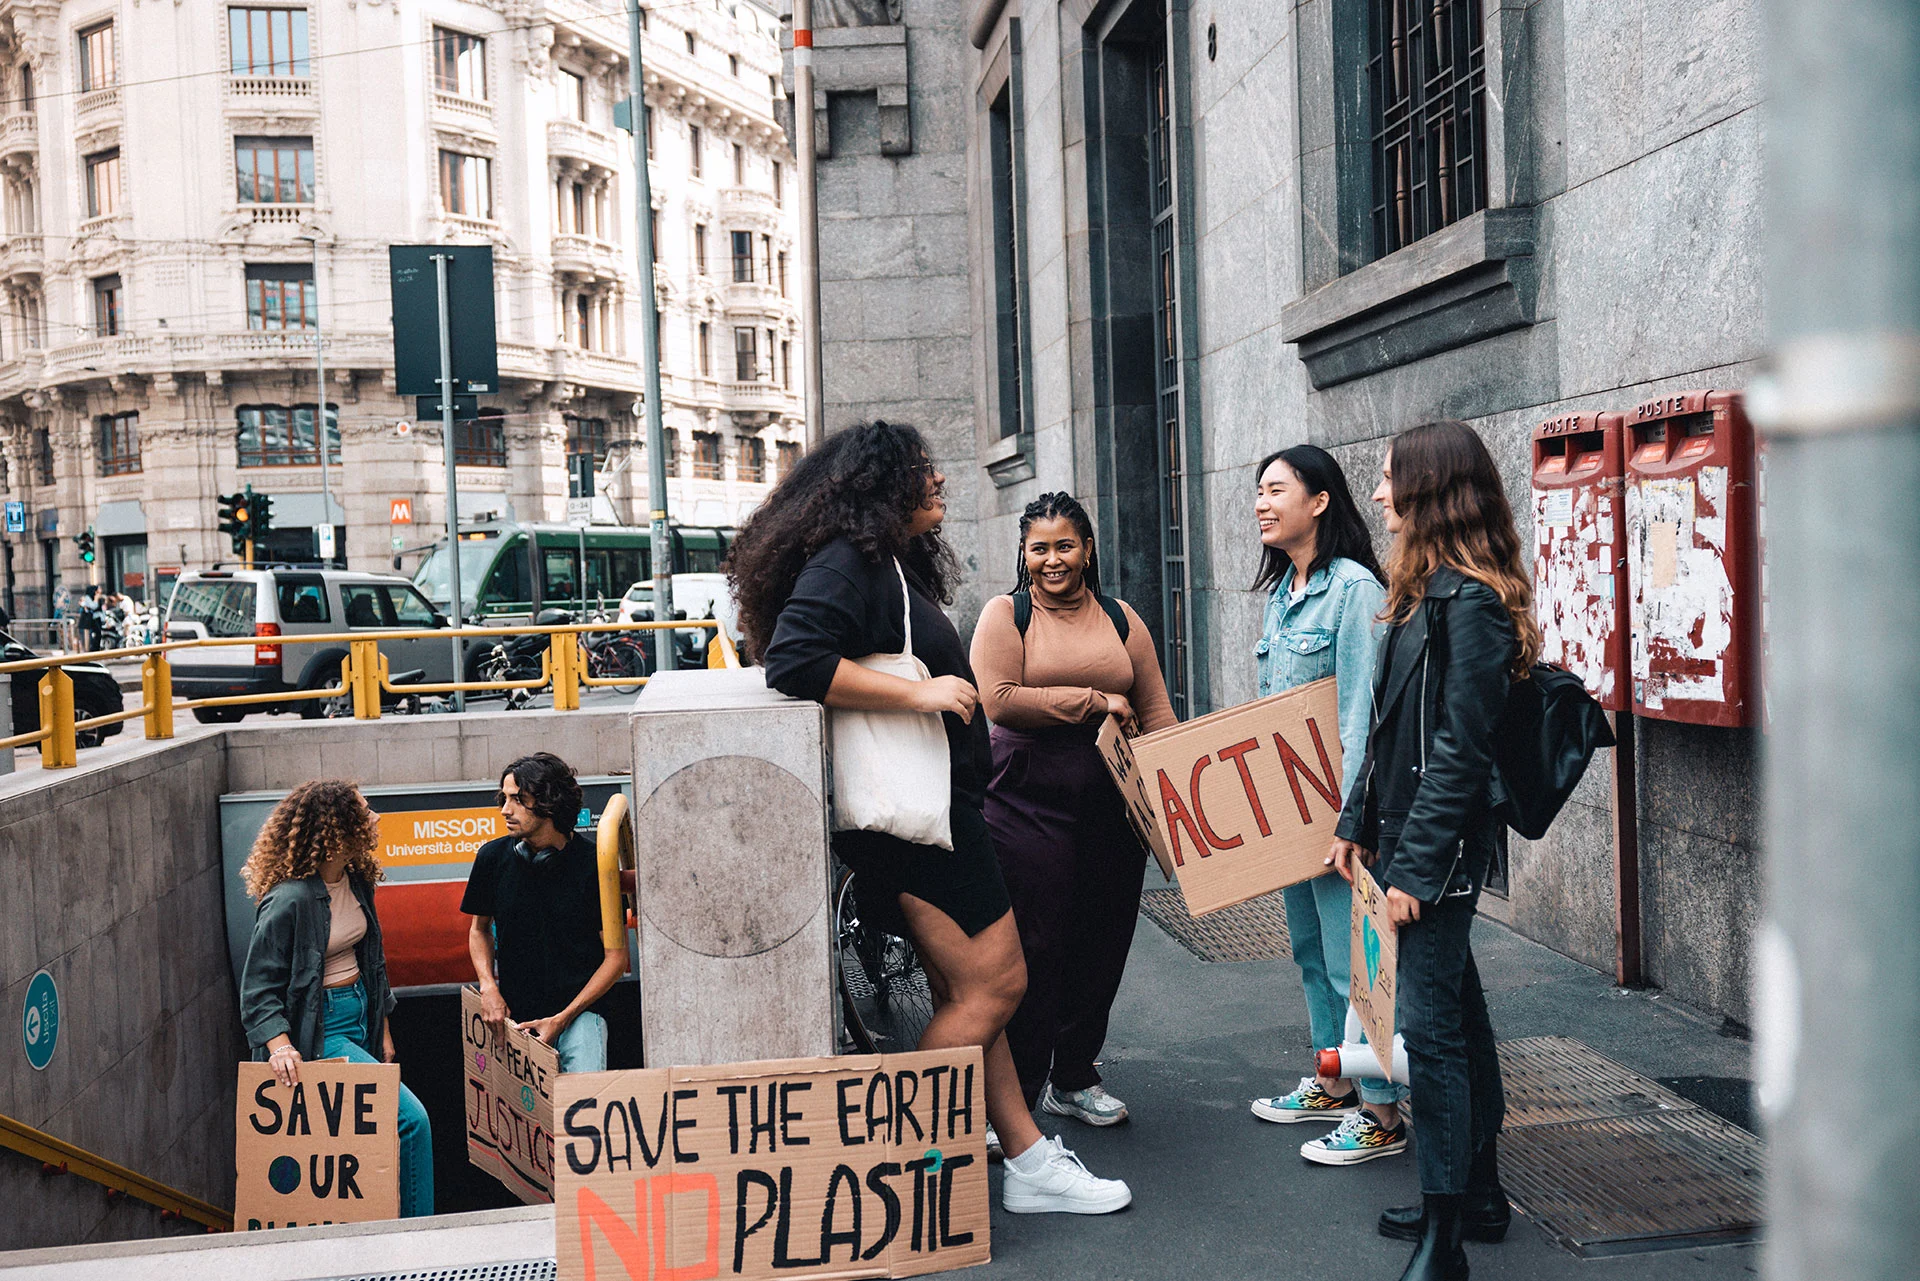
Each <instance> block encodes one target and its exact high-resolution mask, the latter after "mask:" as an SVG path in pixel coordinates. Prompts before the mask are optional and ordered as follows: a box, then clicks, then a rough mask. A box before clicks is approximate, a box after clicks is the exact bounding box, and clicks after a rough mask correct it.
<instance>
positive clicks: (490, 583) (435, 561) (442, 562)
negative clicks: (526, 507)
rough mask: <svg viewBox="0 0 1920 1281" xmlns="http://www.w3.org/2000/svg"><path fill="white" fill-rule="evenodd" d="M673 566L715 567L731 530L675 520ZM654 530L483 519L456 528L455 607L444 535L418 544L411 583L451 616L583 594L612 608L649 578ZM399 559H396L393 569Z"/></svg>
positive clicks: (695, 570) (510, 613) (516, 609)
mask: <svg viewBox="0 0 1920 1281" xmlns="http://www.w3.org/2000/svg"><path fill="white" fill-rule="evenodd" d="M669 532H670V533H671V535H672V539H673V566H672V572H674V573H676V574H700V573H718V572H719V571H720V569H721V567H722V566H723V564H724V563H725V561H726V559H727V548H728V546H729V544H730V542H731V539H732V536H733V535H734V534H735V533H737V532H738V531H737V530H732V529H710V528H700V527H694V526H689V525H674V526H672V527H670V530H669ZM651 542H652V531H651V530H649V529H647V528H646V527H644V526H634V525H589V526H588V527H587V528H586V529H584V530H582V529H578V528H576V527H574V526H572V525H562V524H548V523H522V522H519V521H482V522H477V523H475V524H472V525H463V526H461V529H460V540H459V556H460V594H461V595H462V596H463V597H465V600H464V601H463V602H462V604H463V608H462V609H461V610H460V611H459V613H458V614H455V612H454V611H453V610H452V609H450V608H448V605H449V601H450V599H451V597H452V594H453V593H452V590H451V588H450V587H449V585H448V582H447V579H448V572H447V569H448V563H449V560H450V558H449V556H448V553H447V544H446V540H445V539H442V540H441V541H439V542H437V543H434V544H431V545H430V547H428V548H423V549H416V550H425V551H426V552H427V556H426V559H425V560H423V561H422V562H421V563H420V568H419V569H418V570H416V571H415V572H414V575H413V582H414V586H416V587H418V588H419V589H420V591H421V592H422V593H423V594H424V595H425V596H426V597H427V599H428V600H430V601H432V602H433V603H434V604H435V605H437V606H438V607H439V608H440V609H441V611H442V612H444V613H446V614H447V615H448V616H449V617H460V618H472V617H474V616H475V615H476V614H477V615H479V616H480V617H481V618H482V619H484V620H485V621H487V622H490V623H497V624H506V623H512V622H517V621H519V620H522V619H527V618H532V617H533V616H534V615H535V614H538V613H539V612H540V611H541V610H542V609H546V608H550V607H551V608H560V609H574V610H578V609H579V608H580V606H581V601H582V597H583V589H584V599H585V601H586V603H587V604H588V605H589V606H590V607H592V608H604V609H617V608H618V607H619V604H620V598H621V597H622V596H623V595H625V594H626V590H627V588H629V587H631V586H633V584H635V583H638V582H642V581H644V580H646V579H649V578H652V577H653V555H652V549H651ZM583 547H584V549H585V553H586V564H585V570H586V577H585V579H584V581H583V580H582V578H581V569H582V566H581V551H582V548H583ZM399 562H400V558H399V557H398V556H396V557H395V558H394V568H396V569H398V568H399Z"/></svg>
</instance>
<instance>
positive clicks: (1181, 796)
mask: <svg viewBox="0 0 1920 1281" xmlns="http://www.w3.org/2000/svg"><path fill="white" fill-rule="evenodd" d="M1099 747H1100V754H1101V757H1102V758H1103V759H1104V760H1105V761H1106V763H1107V769H1108V770H1109V771H1110V772H1111V773H1112V774H1113V778H1114V783H1115V784H1116V785H1117V786H1118V787H1119V789H1120V794H1121V796H1122V797H1123V798H1124V799H1125V800H1126V803H1127V810H1128V813H1129V816H1130V817H1131V819H1132V821H1133V827H1134V831H1135V832H1136V833H1137V834H1138V835H1139V836H1140V837H1141V839H1142V840H1143V841H1144V842H1145V843H1146V844H1147V845H1148V847H1149V848H1150V849H1151V850H1152V851H1153V856H1154V859H1155V860H1156V861H1157V862H1158V863H1159V864H1160V870H1161V871H1162V872H1163V873H1165V874H1166V876H1167V877H1168V879H1174V878H1176V877H1177V878H1178V879H1179V882H1180V890H1181V893H1182V895H1183V896H1184V897H1185V899H1186V901H1187V910H1188V912H1190V913H1192V914H1193V915H1194V916H1200V915H1202V914H1203V913H1206V912H1213V911H1217V910H1219V909H1220V908H1223V907H1231V906H1232V905H1233V904H1235V903H1243V902H1245V901H1246V900H1248V899H1250V898H1254V897H1256V896H1258V895H1261V894H1266V893H1268V892H1270V891H1272V890H1277V889H1281V888H1283V887H1285V886H1288V885H1293V884H1295V883H1297V882H1299V881H1305V880H1310V879H1312V878H1313V877H1315V876H1318V875H1320V874H1321V873H1322V872H1324V871H1326V870H1327V869H1326V864H1325V861H1324V860H1325V859H1326V856H1327V849H1328V847H1329V846H1330V845H1331V844H1332V843H1333V827H1334V822H1335V820H1337V819H1338V818H1339V815H1340V806H1341V804H1342V802H1343V801H1344V800H1345V798H1344V797H1343V796H1342V795H1341V793H1340V770H1341V763H1340V726H1339V697H1338V694H1337V692H1336V690H1335V687H1334V682H1333V679H1332V678H1331V677H1329V678H1328V679H1326V680H1323V681H1316V682H1314V683H1313V684H1311V685H1303V686H1301V687H1300V688H1299V689H1291V690H1288V691H1286V692H1285V693H1282V694H1275V695H1274V696H1273V697H1271V698H1263V699H1261V700H1259V701H1258V702H1253V703H1246V704H1243V705H1241V706H1239V707H1233V708H1229V709H1227V710H1226V711H1224V712H1215V713H1214V714H1213V715H1211V716H1203V717H1201V718H1200V719H1199V720H1195V721H1188V722H1187V723H1186V724H1184V725H1176V726H1174V727H1173V728H1171V729H1164V730H1161V731H1159V732H1158V733H1155V734H1146V735H1143V736H1141V737H1139V738H1135V739H1131V740H1130V739H1127V738H1125V737H1124V736H1123V735H1121V733H1120V732H1119V729H1118V727H1117V726H1116V725H1115V723H1114V722H1113V720H1112V719H1111V718H1109V719H1108V721H1107V724H1106V725H1105V726H1104V727H1103V728H1102V729H1101V732H1100V739H1099Z"/></svg>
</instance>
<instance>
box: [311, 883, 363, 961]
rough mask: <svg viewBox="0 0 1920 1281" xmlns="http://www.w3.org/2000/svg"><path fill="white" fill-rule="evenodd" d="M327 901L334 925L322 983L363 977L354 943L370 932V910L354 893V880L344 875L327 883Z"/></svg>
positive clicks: (328, 943)
mask: <svg viewBox="0 0 1920 1281" xmlns="http://www.w3.org/2000/svg"><path fill="white" fill-rule="evenodd" d="M327 902H328V905H329V906H331V907H332V909H333V928H332V929H330V930H328V931H327V961H326V965H325V967H324V968H323V969H322V970H321V979H320V981H321V983H323V984H324V985H326V986H327V987H339V986H341V985H342V984H345V983H351V982H353V981H354V979H356V978H358V977H360V959H359V957H357V956H355V955H354V951H353V945H354V944H356V943H358V942H359V941H360V940H361V939H363V938H365V937H366V935H367V914H366V913H365V912H363V911H361V910H360V900H359V899H357V898H355V897H354V895H353V882H352V879H351V878H349V877H345V876H343V877H341V878H340V879H339V880H337V881H335V882H334V883H333V884H331V885H329V886H327Z"/></svg>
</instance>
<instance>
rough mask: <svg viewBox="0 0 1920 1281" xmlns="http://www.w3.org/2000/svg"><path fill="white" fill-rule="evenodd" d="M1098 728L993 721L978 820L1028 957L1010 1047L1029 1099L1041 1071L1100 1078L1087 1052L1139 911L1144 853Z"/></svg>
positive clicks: (1067, 1082) (1080, 1083) (1116, 986)
mask: <svg viewBox="0 0 1920 1281" xmlns="http://www.w3.org/2000/svg"><path fill="white" fill-rule="evenodd" d="M1096 732H1097V727H1095V726H1063V727H1062V728H1061V729H1059V730H1049V731H1041V732H1034V733H1030V732H1026V731H1021V730H1010V729H1005V728H1003V727H1001V726H997V725H996V726H995V727H994V729H993V782H992V784H991V785H990V786H989V788H988V790H987V806H986V810H987V826H988V828H989V829H990V830H991V831H992V833H993V845H994V848H995V850H997V851H998V852H999V855H1000V868H1001V872H1002V874H1003V875H1004V876H1005V878H1006V882H1007V892H1008V894H1009V896H1010V897H1011V898H1012V899H1013V919H1014V923H1015V924H1016V925H1018V926H1019V927H1020V946H1021V949H1022V950H1023V951H1024V952H1025V953H1026V958H1027V995H1026V997H1025V999H1024V1000H1022V1001H1021V1002H1020V1008H1019V1010H1018V1011H1017V1012H1016V1013H1015V1014H1014V1016H1013V1021H1012V1022H1011V1023H1009V1024H1007V1047H1008V1049H1009V1050H1011V1051H1012V1053H1013V1062H1014V1066H1015V1067H1016V1068H1017V1069H1018V1070H1019V1073H1020V1088H1021V1090H1022V1091H1023V1092H1024V1093H1025V1094H1026V1096H1027V1106H1029V1107H1032V1106H1033V1105H1034V1103H1035V1102H1036V1101H1037V1100H1038V1099H1039V1097H1040V1089H1041V1087H1042V1086H1043V1085H1045V1084H1046V1083H1047V1080H1048V1078H1049V1076H1051V1078H1052V1080H1053V1084H1054V1088H1055V1089H1059V1090H1084V1089H1086V1088H1087V1087H1089V1086H1092V1085H1098V1084H1099V1083H1100V1073H1099V1072H1098V1071H1097V1070H1096V1069H1095V1068H1094V1066H1093V1061H1094V1060H1095V1059H1096V1058H1098V1057H1099V1055H1100V1047H1101V1046H1102V1045H1104V1044H1105V1043H1106V1039H1107V1016H1108V1014H1109V1013H1110V1012H1111V1010H1112V1009H1113V998H1114V996H1115V995H1116V994H1117V993H1118V992H1119V991H1120V976H1121V975H1122V974H1123V973H1124V972H1125V971H1126V967H1127V952H1128V950H1129V949H1130V948H1131V947H1132V946H1133V927H1134V923H1135V921H1137V920H1138V919H1139V915H1140V886H1141V881H1142V878H1144V877H1145V875H1146V854H1145V852H1144V851H1143V850H1142V849H1141V848H1140V842H1139V841H1138V840H1137V839H1135V837H1134V835H1133V829H1132V828H1131V827H1129V826H1128V825H1127V815H1126V808H1125V802H1123V801H1122V800H1121V799H1120V793H1119V791H1118V789H1116V788H1115V787H1114V785H1113V778H1112V776H1111V775H1110V774H1108V773H1107V767H1106V765H1105V764H1103V763H1102V762H1101V760H1100V753H1099V751H1098V749H1096V748H1095V747H1094V745H1093V742H1094V735H1095V733H1096Z"/></svg>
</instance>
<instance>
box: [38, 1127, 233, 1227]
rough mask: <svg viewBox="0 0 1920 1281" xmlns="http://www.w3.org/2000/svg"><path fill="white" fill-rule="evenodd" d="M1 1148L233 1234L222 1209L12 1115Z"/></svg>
mask: <svg viewBox="0 0 1920 1281" xmlns="http://www.w3.org/2000/svg"><path fill="white" fill-rule="evenodd" d="M0 1147H4V1148H12V1149H13V1150H14V1151H15V1152H19V1153H21V1154H22V1155H24V1156H27V1157H31V1158H32V1159H33V1160H35V1161H38V1162H40V1163H41V1168H42V1169H45V1170H47V1171H48V1172H50V1173H51V1172H55V1171H57V1172H60V1173H63V1174H77V1175H79V1176H80V1177H81V1178H83V1179H91V1180H92V1181H93V1182H95V1183H98V1184H99V1185H100V1186H102V1187H104V1188H106V1189H107V1191H108V1192H109V1193H116V1192H117V1193H120V1194H122V1195H125V1196H130V1197H132V1198H134V1199H135V1200H136V1201H145V1202H146V1203H147V1204H148V1205H151V1206H157V1207H159V1209H160V1211H161V1212H162V1213H163V1214H164V1215H167V1216H170V1217H175V1218H181V1219H192V1220H193V1221H194V1222H195V1223H200V1224H204V1225H206V1226H207V1227H208V1228H209V1229H211V1230H212V1231H215V1232H231V1231H233V1215H231V1214H229V1213H228V1212H227V1211H225V1210H222V1209H221V1208H220V1207H219V1206H217V1205H213V1204H211V1203H209V1202H206V1201H202V1200H201V1199H200V1198H199V1197H197V1196H189V1195H188V1194H187V1193H185V1192H182V1191H180V1190H179V1189H178V1188H171V1187H168V1186H167V1185H166V1184H164V1183H162V1182H160V1181H159V1180H157V1179H150V1178H148V1177H147V1176H146V1175H144V1174H140V1173H138V1172H136V1171H133V1170H129V1169H128V1168H127V1167H126V1166H124V1165H120V1164H119V1163H117V1162H114V1161H109V1160H107V1159H106V1158H105V1157H103V1156H96V1155H95V1154H94V1153H92V1152H89V1151H87V1150H86V1149H85V1148H79V1147H75V1146H74V1145H73V1144H71V1143H68V1142H67V1141H66V1140H65V1139H56V1138H54V1137H53V1136H52V1135H51V1134H46V1133H43V1132H42V1131H39V1130H36V1129H34V1128H33V1127H32V1126H30V1125H27V1124H26V1123H25V1122H22V1121H16V1120H14V1119H13V1118H12V1117H10V1116H0Z"/></svg>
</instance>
